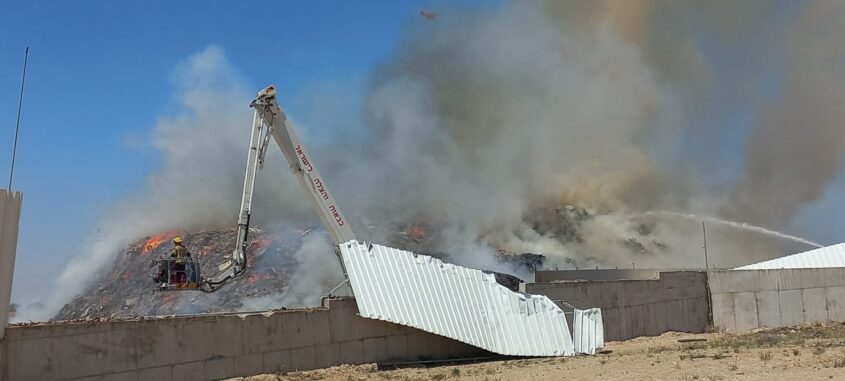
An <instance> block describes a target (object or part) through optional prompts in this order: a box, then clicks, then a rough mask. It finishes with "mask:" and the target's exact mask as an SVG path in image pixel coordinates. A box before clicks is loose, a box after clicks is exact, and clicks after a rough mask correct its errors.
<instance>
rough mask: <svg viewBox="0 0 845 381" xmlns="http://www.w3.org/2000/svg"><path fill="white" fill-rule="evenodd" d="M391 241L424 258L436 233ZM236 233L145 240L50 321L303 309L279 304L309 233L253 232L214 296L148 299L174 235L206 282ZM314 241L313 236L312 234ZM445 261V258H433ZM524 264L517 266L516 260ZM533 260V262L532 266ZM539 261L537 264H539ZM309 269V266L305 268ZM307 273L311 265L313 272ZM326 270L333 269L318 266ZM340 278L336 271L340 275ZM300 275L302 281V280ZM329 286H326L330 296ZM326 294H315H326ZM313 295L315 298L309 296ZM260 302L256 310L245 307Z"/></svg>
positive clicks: (154, 294) (398, 235) (512, 281)
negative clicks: (241, 267) (240, 271)
mask: <svg viewBox="0 0 845 381" xmlns="http://www.w3.org/2000/svg"><path fill="white" fill-rule="evenodd" d="M389 229H390V230H391V231H392V233H391V234H390V235H389V237H388V240H389V242H391V244H392V245H394V246H396V247H403V248H405V247H408V248H411V249H412V250H418V252H424V253H430V252H432V251H430V249H431V248H432V247H433V245H432V243H433V240H434V237H436V236H437V233H434V231H435V229H433V228H431V227H423V225H404V224H390V227H389ZM236 233H237V231H236V229H229V230H216V231H201V232H195V233H189V232H183V231H170V232H165V233H161V234H158V235H154V236H150V237H146V238H144V239H142V240H140V241H138V242H135V243H133V244H132V245H130V246H128V247H127V248H126V249H125V251H124V252H122V253H120V255H118V256H117V257H116V258H115V259H114V262H113V263H112V265H111V268H104V269H103V270H102V271H101V272H100V274H99V275H98V276H97V277H95V278H94V279H90V280H89V281H90V282H91V283H90V285H89V286H88V288H87V289H86V291H85V292H84V293H83V294H82V295H79V296H77V297H75V298H74V299H73V300H71V301H70V302H69V303H67V304H65V305H64V307H63V308H62V309H61V310H60V311H59V312H58V313H57V314H56V316H54V317H53V319H54V320H80V319H109V318H131V317H136V316H155V315H180V314H194V313H209V312H211V313H213V312H231V311H239V310H244V309H255V308H262V307H268V306H269V307H271V308H286V307H287V308H293V307H302V306H303V305H301V304H295V305H293V304H292V305H287V303H293V302H292V301H290V300H289V299H284V298H280V296H282V295H284V294H285V293H286V292H287V291H289V289H290V288H291V286H292V283H294V282H296V279H295V276H294V275H296V273H298V272H301V271H312V272H314V271H315V270H317V269H313V268H309V269H305V268H303V264H302V263H300V259H301V258H297V252H298V251H299V250H300V248H302V247H303V245H304V242H305V240H306V237H307V236H309V235H310V234H312V231H311V230H295V229H270V230H262V229H253V230H252V231H251V239H250V241H249V242H248V248H247V251H246V255H247V273H246V274H245V275H243V276H241V277H239V278H236V279H234V280H231V281H230V282H229V283H227V284H226V285H224V286H223V287H222V288H220V289H219V290H218V291H216V292H214V293H204V292H202V291H196V290H189V291H154V289H155V285H154V284H153V282H152V280H151V276H150V274H149V272H150V262H151V261H152V260H153V259H155V258H160V257H164V256H168V255H169V254H170V250H171V249H172V248H173V244H172V243H171V241H172V239H173V238H174V237H175V236H177V235H180V236H182V237H183V238H184V242H185V246H186V247H187V248H188V250H189V251H190V252H191V254H192V255H193V256H195V257H196V258H197V259H198V260H199V262H200V265H201V272H202V273H203V275H204V276H205V277H211V276H213V275H215V273H216V272H217V271H218V268H217V266H218V265H220V264H222V263H224V262H226V261H227V258H226V256H228V255H229V254H230V253H231V252H232V251H233V249H234V247H233V246H234V242H235V235H236ZM314 234H317V233H316V232H315V233H314ZM433 255H435V256H439V257H443V256H444V255H443V254H438V253H436V252H433ZM503 255H504V256H508V257H509V258H504V257H503V258H501V259H500V260H501V261H502V262H506V263H514V264H517V265H518V266H535V265H536V263H542V256H539V255H528V256H526V255H523V256H513V257H510V256H509V255H506V254H503ZM523 257H525V258H528V259H525V260H523V259H521V258H523ZM538 258H539V259H538ZM538 261H539V262H538ZM306 265H307V264H306ZM312 265H313V264H312ZM319 265H320V266H326V267H332V266H337V265H336V263H334V262H332V263H322V262H321V263H320V264H319ZM321 270H324V269H321ZM337 271H338V273H339V271H340V270H339V268H338V270H337ZM492 273H494V275H495V276H496V280H497V281H498V282H499V283H501V284H502V285H504V286H506V287H508V288H510V289H512V290H516V289H518V287H519V283H520V282H521V281H522V279H520V278H518V277H515V276H513V275H509V274H503V273H499V272H492ZM300 275H301V274H300ZM333 285H334V284H326V285H323V286H326V287H328V288H330V287H332V286H333ZM328 288H325V289H323V290H317V291H318V292H326V291H328ZM312 291H313V290H312ZM248 300H253V301H261V302H260V303H261V304H260V305H261V306H262V307H254V306H255V305H256V304H255V303H245V301H248Z"/></svg>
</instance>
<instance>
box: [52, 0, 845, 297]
mask: <svg viewBox="0 0 845 381" xmlns="http://www.w3.org/2000/svg"><path fill="white" fill-rule="evenodd" d="M782 5H783V3H776V2H771V1H755V0H751V1H742V2H737V1H712V0H708V1H685V2H678V1H669V0H604V1H602V0H597V1H566V2H564V1H540V2H514V3H505V4H501V5H497V6H493V7H489V8H485V9H471V10H469V9H445V10H443V12H442V13H441V15H440V16H438V18H437V19H435V20H433V21H432V22H426V23H423V22H420V23H414V24H412V25H410V26H409V27H408V30H407V31H406V32H405V34H404V35H403V36H402V38H401V41H400V43H399V44H398V46H397V48H396V49H397V51H396V52H395V54H393V55H392V56H391V57H389V58H388V59H386V60H385V62H383V64H382V65H380V66H379V67H378V68H377V69H376V70H375V71H374V72H373V73H372V76H371V83H370V86H369V89H368V91H367V94H366V95H365V102H364V105H365V106H364V110H362V119H363V124H364V125H365V128H363V129H356V130H355V131H360V133H361V136H356V137H355V138H354V139H348V140H345V141H330V143H332V144H344V146H343V148H344V149H342V150H337V149H327V147H320V146H309V148H311V150H312V152H314V156H315V157H318V161H319V163H320V164H321V169H323V168H325V169H324V170H323V172H324V173H325V175H326V177H327V178H329V179H330V184H329V185H330V186H331V187H332V189H333V190H334V193H335V195H336V196H337V197H338V201H339V202H340V204H341V205H343V206H344V208H345V212H346V213H347V215H348V216H351V217H352V219H353V220H359V221H360V220H367V221H370V222H372V224H364V223H361V224H359V225H357V229H358V230H357V231H356V233H357V234H358V235H359V237H360V238H362V239H373V240H376V241H383V239H384V238H385V237H384V236H380V235H379V233H378V231H379V230H378V229H374V228H373V229H371V228H370V225H378V224H379V223H386V222H402V223H413V222H420V221H422V222H425V223H426V224H428V225H429V226H437V227H441V229H440V230H441V231H442V236H438V239H437V241H436V242H435V243H434V246H435V247H432V248H431V251H432V252H438V253H444V254H446V255H447V256H449V259H451V260H453V261H455V262H458V263H461V264H467V265H472V266H477V267H482V268H487V269H497V266H502V265H501V264H499V263H498V262H496V261H494V260H493V259H492V254H493V253H494V252H495V251H496V249H505V250H510V251H514V252H523V251H527V252H536V253H540V254H546V255H548V256H550V258H551V265H561V266H564V265H571V264H572V263H576V262H577V263H579V264H580V265H582V266H592V265H602V266H614V265H625V264H629V263H631V262H633V261H639V262H638V263H640V264H642V263H645V264H646V265H647V264H654V265H659V266H674V267H681V266H700V265H703V264H702V263H700V262H701V258H700V255H699V253H700V246H701V242H700V241H699V238H700V233H701V226H700V225H699V224H696V223H689V222H688V221H687V222H685V223H682V222H678V221H665V220H660V219H659V218H657V217H655V216H654V215H646V213H647V212H648V211H650V210H664V209H665V210H672V211H680V212H689V213H699V214H706V215H711V216H712V215H721V216H726V217H729V218H732V219H736V220H740V221H743V222H745V221H748V222H754V223H757V224H762V225H767V226H782V225H784V224H785V223H787V222H788V221H789V220H790V219H791V218H792V216H793V215H794V214H795V213H796V212H797V211H799V210H801V208H802V207H804V206H805V205H808V204H810V203H812V202H813V201H815V200H816V199H817V198H818V197H819V196H820V195H821V194H822V192H823V191H825V189H826V188H827V187H828V186H829V184H830V182H831V180H832V179H833V178H834V177H835V176H837V175H839V174H841V172H842V168H841V161H842V150H843V147H845V138H843V130H845V129H843V128H842V127H841V126H840V123H841V122H840V121H841V120H843V118H842V116H843V115H842V112H843V111H842V110H843V109H845V108H843V107H842V105H843V100H845V94H843V90H842V89H845V86H843V85H845V83H843V81H845V80H843V78H845V76H843V74H845V73H843V54H844V53H845V45H842V44H841V41H843V37H845V26H843V25H845V23H842V22H841V20H843V17H845V6H843V5H841V2H835V1H807V2H794V3H789V6H782ZM784 42H785V43H784ZM176 77H177V80H176V83H177V88H178V94H179V100H180V106H181V109H182V110H184V111H183V112H182V113H180V114H178V115H176V116H173V117H168V118H164V119H162V120H161V121H160V122H159V123H158V124H157V126H156V128H155V130H154V132H153V137H152V141H153V145H154V147H155V148H156V149H157V150H159V151H160V152H161V153H162V166H161V170H160V171H158V172H156V173H154V174H153V175H152V176H151V177H150V180H149V186H148V188H147V192H145V193H144V194H142V195H139V196H138V197H137V198H136V199H135V200H132V201H130V202H127V203H125V204H124V205H120V206H118V208H117V212H116V213H114V214H113V215H112V216H111V217H109V218H108V221H107V222H108V223H107V224H104V226H109V228H108V229H106V230H105V231H104V232H103V234H102V238H101V239H100V240H99V241H97V242H95V243H94V244H93V245H94V246H93V249H92V250H91V251H90V252H89V253H87V254H86V255H85V256H83V257H81V258H80V259H78V260H76V261H74V262H73V263H71V265H70V266H69V267H68V269H67V270H66V271H65V274H63V275H62V277H61V279H60V281H59V287H58V289H59V290H60V291H61V293H60V294H59V295H58V296H57V298H56V300H58V301H61V300H64V299H66V298H67V297H68V296H70V295H71V294H73V293H75V292H78V291H80V290H81V284H80V281H79V280H80V279H86V278H87V277H90V276H91V275H92V274H93V273H94V271H95V269H96V268H97V267H98V266H97V265H99V264H102V263H103V262H105V261H106V260H108V258H109V257H110V256H111V255H114V254H113V253H114V252H116V251H117V249H118V248H119V247H120V245H123V244H125V243H126V242H128V241H129V240H131V239H136V238H140V237H142V236H144V235H146V234H150V233H153V232H157V231H162V230H166V229H168V228H182V229H190V228H211V227H219V226H232V225H233V224H234V213H233V211H234V210H236V209H237V202H238V200H239V197H240V196H239V195H240V189H241V179H242V173H243V169H242V162H243V145H244V142H245V141H246V139H245V136H246V135H247V134H248V133H247V131H246V128H247V127H246V126H245V123H244V122H245V121H248V120H249V117H248V113H249V109H248V108H247V107H246V104H247V103H248V101H249V98H250V94H251V93H252V91H247V90H245V87H246V86H245V85H244V82H245V81H244V80H243V79H242V77H241V75H240V74H238V73H237V71H236V70H235V69H233V68H232V67H231V66H230V65H229V64H228V63H227V62H226V60H225V58H224V57H223V54H222V51H221V50H220V49H218V48H215V47H211V48H209V49H207V50H206V51H204V52H201V53H199V54H197V55H195V56H192V57H191V58H190V59H188V61H187V62H186V63H185V64H184V65H183V66H182V67H181V68H180V69H179V70H177V74H176ZM258 82H260V83H262V84H263V83H265V82H268V80H267V79H262V80H260V81H258ZM270 82H272V81H270ZM279 85H282V84H279ZM249 90H254V89H249ZM742 110H751V111H750V112H746V113H745V114H749V115H747V116H745V117H744V118H731V117H728V116H727V115H744V113H743V112H742ZM292 117H296V115H292ZM337 117H338V118H347V117H348V115H338V116H337ZM738 120H739V121H738ZM297 127H298V128H300V129H302V128H301V127H302V126H299V125H297ZM300 132H301V133H302V135H303V136H304V137H306V138H307V136H308V133H307V130H305V131H304V132H303V131H300ZM347 133H348V132H340V131H338V135H337V136H341V135H343V134H347ZM325 136H333V135H332V134H331V133H330V132H326V135H325ZM329 140H331V139H329ZM349 141H354V142H365V143H361V144H357V145H355V144H348V142H349ZM338 151H342V152H343V155H344V158H340V157H338V156H337V155H338V154H336V153H335V152H338ZM352 155H354V156H355V159H354V160H351V159H350V157H351V156H352ZM268 166H269V167H270V168H268V170H265V173H270V174H271V175H262V179H261V183H260V184H259V190H258V191H259V192H260V193H259V194H258V195H256V197H257V198H258V197H260V198H261V199H262V202H261V205H262V208H263V209H264V208H266V209H264V210H262V213H261V214H262V215H264V216H276V217H280V216H284V218H285V219H289V220H291V221H300V220H301V219H303V218H308V219H309V221H313V220H314V218H313V214H311V212H310V211H309V210H308V209H307V203H305V202H302V201H303V200H304V199H303V198H302V195H301V192H300V191H299V190H298V188H297V185H296V182H295V181H293V179H292V178H290V177H289V175H288V174H287V173H286V172H287V171H286V169H285V168H284V164H283V163H282V160H277V159H271V160H268ZM570 204H571V205H575V206H577V207H582V208H587V209H588V210H589V211H590V214H592V215H593V216H595V217H594V218H585V219H584V220H583V221H581V220H579V222H578V224H580V225H578V226H580V228H579V229H580V230H579V231H578V234H577V236H573V237H572V238H571V239H568V240H563V239H561V238H560V237H559V236H556V235H554V234H551V233H549V232H548V231H544V230H542V229H538V228H537V226H536V225H537V224H535V223H532V222H531V220H532V218H533V217H534V211H535V210H537V208H546V209H548V208H551V207H560V206H564V205H570ZM160 216H168V218H166V219H161V217H160ZM280 218H281V217H280ZM298 224H299V225H302V224H301V223H298ZM720 229H721V228H714V229H712V230H713V232H712V234H714V235H719V234H721V236H718V237H720V239H718V240H717V241H718V243H717V244H715V246H716V249H720V250H714V251H715V254H712V255H714V259H715V260H721V261H722V264H723V265H724V266H730V265H740V264H744V263H747V261H749V260H752V259H765V258H767V257H771V256H774V255H778V254H784V253H783V252H779V251H773V250H774V249H776V248H777V247H775V246H773V245H772V244H770V243H769V242H770V241H765V242H763V241H760V240H759V239H752V238H749V237H747V236H742V235H738V233H736V232H732V231H728V230H724V229H721V230H724V231H720ZM628 237H631V239H627V238H628ZM658 238H659V239H658ZM757 238H759V237H757ZM314 239H316V238H314ZM652 240H653V242H651V241H652ZM643 242H645V243H643ZM623 244H624V245H628V247H633V248H635V249H636V250H641V251H642V252H646V251H651V252H659V253H660V254H659V255H654V256H651V257H642V258H632V257H631V255H630V252H626V251H624V250H623V251H620V249H619V247H620V245H623ZM719 245H723V246H722V247H719ZM324 246H325V242H323V243H320V242H317V241H315V242H310V243H307V244H306V245H304V246H303V252H302V254H303V257H302V258H301V260H302V261H308V260H310V258H312V257H311V256H310V254H308V253H310V252H312V251H313V250H317V251H320V250H322V249H327V248H326V247H324ZM667 247H668V248H671V250H669V249H665V248H667ZM306 248H310V249H306ZM312 249H313V250H312ZM318 249H319V250H318ZM329 260H330V259H328V258H323V259H321V260H320V261H321V262H320V263H324V262H325V261H329ZM331 261H334V259H333V258H332V259H331ZM314 265H316V264H314ZM314 274H317V273H314ZM320 274H323V273H322V272H321V273H320ZM307 275H308V274H307V273H306V274H304V275H303V277H307ZM334 276H336V274H327V273H326V274H323V275H313V276H312V278H309V279H304V278H303V279H299V280H298V281H297V284H300V285H304V286H305V288H308V287H312V286H313V285H321V284H327V283H329V282H328V281H329V280H331V279H332V278H333V277H334ZM281 298H294V299H297V300H299V301H304V300H313V299H314V297H313V295H305V294H301V293H297V292H295V290H294V289H292V290H290V292H289V293H287V294H286V295H283V296H281ZM288 300H289V299H288ZM257 302H258V303H259V304H260V305H261V306H266V305H267V304H268V303H269V304H272V303H274V302H276V301H257Z"/></svg>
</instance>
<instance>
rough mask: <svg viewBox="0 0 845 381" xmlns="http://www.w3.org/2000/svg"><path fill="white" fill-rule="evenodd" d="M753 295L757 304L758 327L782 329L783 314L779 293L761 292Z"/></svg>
mask: <svg viewBox="0 0 845 381" xmlns="http://www.w3.org/2000/svg"><path fill="white" fill-rule="evenodd" d="M753 294H754V297H755V298H756V304H757V327H780V321H781V319H780V314H781V313H780V300H779V297H778V292H777V291H761V292H755V293H753ZM755 328H756V327H755Z"/></svg>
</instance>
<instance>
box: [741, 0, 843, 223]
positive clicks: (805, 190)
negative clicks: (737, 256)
mask: <svg viewBox="0 0 845 381" xmlns="http://www.w3.org/2000/svg"><path fill="white" fill-rule="evenodd" d="M843 15H845V3H843V2H841V1H824V2H815V3H812V4H810V5H808V6H807V7H806V8H805V9H803V10H802V11H801V12H800V15H799V16H798V18H797V20H796V23H795V25H794V26H793V27H792V28H791V33H790V35H789V38H788V39H787V40H786V41H785V42H784V43H785V45H786V46H785V49H786V61H785V66H786V67H785V78H784V84H783V90H782V91H783V95H782V96H780V97H778V98H777V99H774V100H772V101H769V102H765V103H764V104H763V105H761V106H760V114H759V120H758V121H757V125H756V127H755V129H754V132H753V134H752V136H751V139H750V140H749V141H748V146H747V151H746V157H747V161H746V163H745V168H744V171H743V177H742V180H741V181H740V182H739V183H738V184H737V185H736V187H735V188H734V190H733V193H732V194H731V196H732V200H731V201H732V203H731V204H730V207H731V209H729V210H727V211H726V214H728V215H730V216H732V217H735V218H742V219H745V220H748V221H751V222H756V223H768V224H778V225H782V224H784V223H786V222H789V220H790V218H791V217H792V216H793V215H794V214H795V212H797V211H798V210H799V209H800V208H801V207H802V206H803V205H806V204H807V203H810V202H812V201H814V200H816V199H818V198H819V197H820V196H821V194H822V193H823V192H824V191H825V190H826V189H827V186H828V185H829V184H830V183H831V182H832V181H833V179H834V177H835V176H836V175H837V174H838V173H839V171H840V167H841V160H842V157H843V153H845V107H843V106H845V49H843V44H842V41H845V23H843V22H842V16H843Z"/></svg>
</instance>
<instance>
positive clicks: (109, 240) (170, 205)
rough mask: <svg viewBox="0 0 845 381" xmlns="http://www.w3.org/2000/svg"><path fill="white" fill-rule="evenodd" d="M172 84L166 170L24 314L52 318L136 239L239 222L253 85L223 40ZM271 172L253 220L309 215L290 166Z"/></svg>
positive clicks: (162, 138) (157, 135)
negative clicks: (42, 303) (41, 302)
mask: <svg viewBox="0 0 845 381" xmlns="http://www.w3.org/2000/svg"><path fill="white" fill-rule="evenodd" d="M173 84H174V87H175V93H176V99H175V101H176V104H177V106H178V108H177V110H178V112H177V113H176V114H175V115H171V116H166V117H163V118H161V119H159V121H158V122H157V123H156V125H155V126H154V128H153V129H152V131H151V133H150V135H149V137H148V144H149V145H150V146H151V147H152V148H153V149H154V150H155V151H156V152H158V153H159V155H160V160H161V164H160V169H159V170H157V171H154V172H153V173H152V174H151V175H149V177H148V178H147V184H146V186H144V187H142V189H141V191H140V192H139V193H138V194H137V195H134V196H133V197H130V199H128V200H126V201H124V202H122V203H120V204H118V205H115V206H114V208H113V209H114V210H113V212H112V213H110V214H109V215H107V216H105V217H104V218H103V219H102V220H101V221H100V223H99V224H98V226H100V228H99V229H98V231H97V233H96V234H94V235H92V237H91V238H90V239H89V240H88V242H86V244H85V246H84V247H85V248H86V249H85V251H84V252H83V254H81V255H79V256H78V257H76V258H74V259H73V260H72V261H71V262H70V263H69V264H68V266H67V267H66V268H65V269H64V271H63V272H62V274H61V275H60V276H59V278H58V279H57V281H56V284H55V291H54V293H53V294H52V296H51V297H50V300H49V301H48V302H47V303H46V308H44V309H42V310H39V311H34V312H33V313H32V314H29V315H28V314H26V311H24V313H22V314H20V315H19V318H20V319H22V320H26V319H34V320H38V319H45V318H49V316H51V314H53V313H55V312H56V311H57V310H58V309H59V308H61V306H62V305H63V303H65V302H67V301H68V300H69V299H70V298H71V297H73V296H74V295H76V294H78V293H79V292H82V291H83V290H84V289H85V287H86V286H87V285H88V281H89V280H92V279H95V278H96V277H97V275H98V272H99V270H100V269H101V268H102V267H103V265H105V264H107V263H108V262H109V261H111V260H113V258H114V257H115V255H117V254H118V253H119V252H121V250H122V249H123V248H125V247H127V245H129V244H130V243H131V242H133V241H136V240H138V239H141V238H143V237H145V236H148V235H152V234H157V233H161V232H163V231H167V230H172V229H180V230H193V229H198V230H203V229H215V228H230V227H232V226H235V224H236V223H237V210H238V205H239V203H240V195H241V189H242V186H243V183H242V181H243V180H242V179H243V171H244V165H245V163H246V158H245V153H244V152H245V146H246V144H247V143H248V136H249V128H250V124H249V120H250V112H251V111H250V109H249V108H248V107H247V105H248V104H249V101H250V100H251V99H252V96H251V93H252V91H246V90H245V80H244V78H243V76H242V75H241V74H240V73H239V72H238V71H237V70H236V69H235V68H233V67H232V66H231V65H230V64H229V62H228V60H227V59H226V57H225V54H224V52H223V50H222V49H221V48H219V47H216V46H210V47H209V48H207V49H205V50H204V51H202V52H199V53H197V54H194V55H192V56H190V57H189V58H188V59H187V60H185V62H183V63H181V64H180V65H179V66H178V67H177V68H176V69H175V70H174V73H173ZM245 121H246V122H245ZM264 172H266V173H264V174H262V179H261V181H260V182H258V183H257V185H256V197H259V198H263V199H264V200H266V202H265V203H264V204H263V205H264V206H263V210H266V212H265V213H259V214H258V216H257V218H256V220H255V221H254V222H255V223H256V224H261V223H266V222H268V221H270V217H271V216H273V215H277V216H278V215H282V213H281V212H280V210H282V209H284V210H285V215H286V216H290V217H292V218H296V217H298V216H302V215H305V212H306V211H307V209H305V208H304V207H301V206H299V205H301V204H300V203H297V202H296V200H299V198H297V197H294V198H293V199H292V198H289V197H287V198H286V197H281V196H280V195H281V194H294V193H296V192H292V191H290V190H291V189H297V188H295V185H294V184H293V182H291V181H283V180H282V179H283V178H285V179H286V180H289V179H287V178H286V176H287V173H286V172H287V169H286V168H285V167H284V166H283V165H282V164H281V163H268V165H267V169H266V170H265V171H264ZM270 190H272V192H271V191H270ZM297 190H298V189H297ZM277 192H278V193H277ZM277 197H278V198H277ZM299 197H301V196H299ZM302 204H304V203H302Z"/></svg>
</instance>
